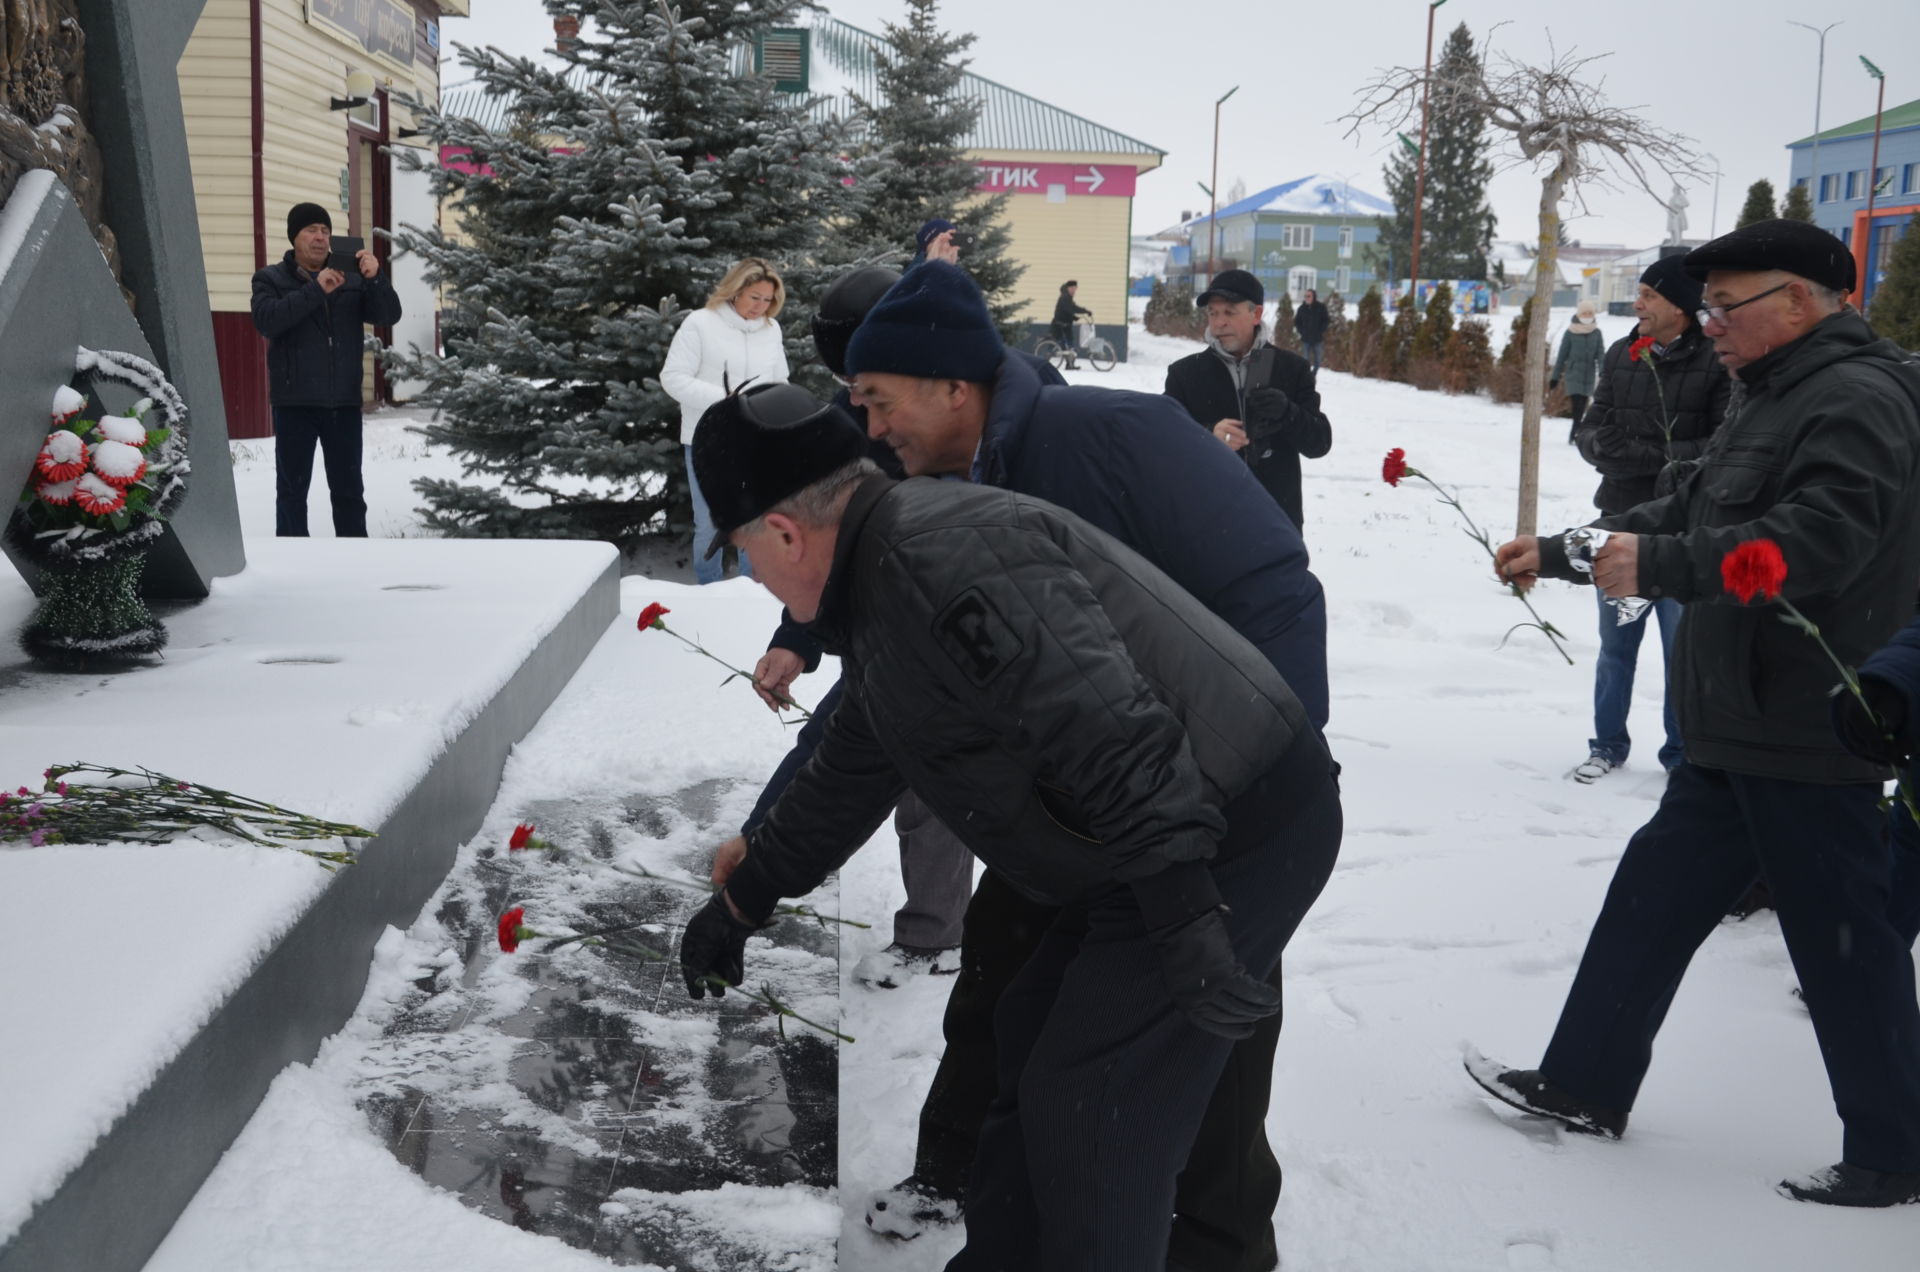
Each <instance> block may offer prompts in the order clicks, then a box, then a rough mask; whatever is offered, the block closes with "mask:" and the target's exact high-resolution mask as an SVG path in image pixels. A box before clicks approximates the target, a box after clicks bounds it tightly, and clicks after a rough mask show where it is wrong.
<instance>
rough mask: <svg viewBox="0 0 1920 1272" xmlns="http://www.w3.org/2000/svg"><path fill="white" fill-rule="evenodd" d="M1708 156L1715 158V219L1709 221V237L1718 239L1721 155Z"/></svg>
mask: <svg viewBox="0 0 1920 1272" xmlns="http://www.w3.org/2000/svg"><path fill="white" fill-rule="evenodd" d="M1707 158H1709V159H1711V160H1713V220H1711V221H1710V222H1708V223H1707V237H1708V238H1710V239H1717V238H1719V237H1720V177H1721V176H1722V173H1721V171H1720V158H1719V156H1718V155H1708V156H1707Z"/></svg>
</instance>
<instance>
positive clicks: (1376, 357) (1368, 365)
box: [1347, 287, 1387, 377]
mask: <svg viewBox="0 0 1920 1272" xmlns="http://www.w3.org/2000/svg"><path fill="white" fill-rule="evenodd" d="M1386 326H1387V317H1386V308H1385V306H1384V305H1382V304H1381V301H1380V289H1379V288H1378V287H1369V288H1367V294H1366V295H1364V296H1362V297H1361V298H1360V312H1359V314H1358V315H1356V316H1355V318H1354V320H1353V329H1352V331H1351V332H1349V333H1348V337H1347V360H1348V362H1349V364H1350V366H1349V369H1350V370H1351V371H1352V372H1353V374H1355V375H1357V376H1366V377H1378V376H1379V375H1380V374H1381V372H1380V335H1381V333H1382V332H1383V331H1385V330H1386Z"/></svg>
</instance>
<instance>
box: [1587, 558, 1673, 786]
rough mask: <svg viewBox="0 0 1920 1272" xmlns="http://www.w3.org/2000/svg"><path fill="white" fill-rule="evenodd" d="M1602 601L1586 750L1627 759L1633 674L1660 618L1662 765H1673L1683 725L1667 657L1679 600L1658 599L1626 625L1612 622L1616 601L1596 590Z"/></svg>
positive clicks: (1618, 761)
mask: <svg viewBox="0 0 1920 1272" xmlns="http://www.w3.org/2000/svg"><path fill="white" fill-rule="evenodd" d="M1594 597H1595V598H1596V599H1597V600H1598V601H1599V603H1600V661H1599V662H1598V663H1597V664H1596V665H1595V666H1594V671H1593V731H1594V733H1595V734H1597V735H1598V736H1597V737H1592V738H1589V739H1587V750H1588V751H1590V752H1591V753H1592V754H1594V755H1603V756H1605V757H1606V758H1607V759H1609V760H1611V761H1613V762H1614V763H1615V764H1616V765H1618V764H1625V763H1626V762H1627V752H1629V751H1631V750H1632V749H1633V739H1632V738H1630V737H1628V736H1627V710H1628V708H1629V707H1631V706H1632V705H1633V673H1634V669H1635V666H1636V665H1637V664H1638V663H1639V661H1640V638H1641V637H1643V636H1645V635H1646V634H1647V625H1648V624H1649V623H1652V622H1654V621H1655V620H1656V619H1657V620H1658V621H1659V623H1660V679H1661V685H1662V693H1661V698H1662V700H1663V702H1664V706H1663V707H1662V715H1663V716H1664V717H1665V719H1666V722H1667V743H1666V745H1665V746H1663V747H1661V748H1660V767H1661V768H1664V769H1671V768H1672V767H1673V766H1674V765H1676V764H1678V763H1679V762H1680V751H1681V747H1680V729H1679V726H1678V725H1677V724H1676V723H1675V722H1674V718H1673V700H1672V699H1671V698H1669V697H1667V695H1666V693H1665V684H1666V672H1667V656H1668V655H1669V654H1670V653H1671V652H1672V649H1673V633H1674V631H1675V629H1677V628H1678V627H1679V626H1680V602H1678V601H1673V600H1666V601H1655V602H1654V603H1653V613H1651V614H1646V615H1643V616H1642V617H1641V618H1640V620H1639V621H1638V622H1633V623H1628V624H1626V625H1625V626H1624V627H1623V626H1621V625H1620V624H1618V623H1616V622H1615V621H1614V617H1615V611H1614V608H1613V606H1611V605H1609V604H1607V598H1606V597H1604V596H1602V595H1600V589H1599V588H1595V589H1594Z"/></svg>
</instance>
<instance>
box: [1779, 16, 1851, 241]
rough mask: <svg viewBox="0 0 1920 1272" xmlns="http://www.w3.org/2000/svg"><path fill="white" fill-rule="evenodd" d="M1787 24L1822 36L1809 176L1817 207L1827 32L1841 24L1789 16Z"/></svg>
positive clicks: (1825, 79)
mask: <svg viewBox="0 0 1920 1272" xmlns="http://www.w3.org/2000/svg"><path fill="white" fill-rule="evenodd" d="M1787 25H1788V26H1797V27H1806V29H1807V30H1809V31H1811V32H1813V33H1814V34H1815V35H1817V36H1819V37H1820V65H1819V69H1818V70H1816V71H1815V72H1814V77H1813V174H1812V175H1811V176H1809V177H1808V178H1807V193H1808V194H1810V195H1812V196H1813V203H1814V205H1815V206H1816V207H1817V206H1818V205H1819V203H1820V99H1821V98H1822V97H1823V96H1825V90H1826V84H1827V32H1829V31H1831V30H1833V28H1835V27H1837V26H1839V25H1840V24H1839V23H1838V22H1829V23H1827V25H1825V26H1823V27H1816V26H1810V25H1808V24H1807V23H1805V22H1795V21H1794V20H1793V19H1791V18H1789V19H1787Z"/></svg>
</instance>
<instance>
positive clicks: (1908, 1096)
mask: <svg viewBox="0 0 1920 1272" xmlns="http://www.w3.org/2000/svg"><path fill="white" fill-rule="evenodd" d="M1879 795H1880V789H1879V787H1878V786H1875V785H1872V784H1851V785H1818V784H1814V783H1808V782H1789V781H1784V780H1781V779H1775V778H1760V777H1747V776H1743V775H1741V774H1737V773H1726V772H1722V771H1719V770H1716V769H1706V768H1700V767H1698V766H1696V765H1694V764H1691V763H1688V762H1686V761H1682V762H1681V764H1680V766H1679V767H1678V768H1676V769H1674V770H1673V772H1672V774H1671V775H1669V776H1668V778H1667V791H1666V794H1665V796H1664V797H1663V798H1662V799H1661V801H1660V807H1659V810H1658V811H1657V812H1655V813H1654V815H1653V819H1652V820H1651V821H1649V822H1648V823H1647V824H1646V825H1645V826H1642V827H1641V828H1640V829H1639V831H1637V832H1636V833H1635V834H1634V836H1633V838H1632V840H1631V841H1629V843H1628V844H1627V851H1626V854H1625V855H1624V856H1623V857H1622V858H1621V859H1620V865H1619V867H1618V869H1616V870H1615V871H1614V876H1613V883H1612V884H1611V885H1610V886H1609V887H1608V889H1607V899H1606V901H1605V903H1604V904H1603V905H1602V906H1601V909H1600V917H1599V919H1597V920H1596V921H1595V923H1594V927H1593V934H1592V935H1591V936H1589V937H1588V938H1587V949H1586V953H1585V954H1584V955H1582V957H1581V960H1580V971H1579V973H1578V974H1577V975H1576V976H1575V977H1574V981H1573V989H1572V990H1571V991H1570V992H1569V993H1568V995H1567V1002H1566V1006H1565V1007H1564V1008H1563V1009H1562V1010H1561V1013H1560V1023H1559V1026H1558V1027H1557V1028H1556V1029H1555V1030H1554V1034H1553V1041H1552V1042H1551V1043H1550V1044H1549V1045H1548V1047H1547V1053H1546V1057H1545V1058H1544V1059H1543V1060H1542V1062H1541V1066H1540V1067H1541V1069H1542V1070H1543V1071H1544V1072H1545V1074H1546V1075H1547V1077H1548V1078H1549V1079H1551V1080H1552V1081H1553V1082H1555V1083H1556V1084H1558V1085H1559V1086H1561V1087H1563V1088H1565V1089H1566V1090H1567V1091H1568V1092H1570V1093H1572V1094H1573V1095H1575V1096H1577V1097H1579V1098H1581V1099H1584V1100H1590V1101H1593V1102H1595V1103H1598V1104H1601V1105H1605V1106H1607V1107H1609V1108H1615V1109H1622V1110H1625V1109H1631V1108H1632V1107H1633V1102H1634V1097H1635V1096H1636V1095H1637V1094H1638V1093H1639V1090H1640V1080H1641V1078H1642V1077H1644V1076H1645V1074H1646V1071H1647V1064H1648V1062H1649V1061H1650V1060H1651V1058H1652V1054H1653V1039H1654V1036H1655V1035H1656V1034H1658V1033H1659V1032H1660V1024H1661V1021H1662V1020H1664V1019H1665V1017H1666V1014H1667V1008H1668V1006H1669V1005H1670V1004H1671V1003H1672V1002H1673V995H1674V991H1675V990H1677V989H1678V988H1679V986H1680V978H1681V976H1682V975H1683V974H1684V973H1685V972H1686V969H1687V963H1688V960H1690V959H1691V958H1692V957H1693V952H1694V951H1695V950H1696V949H1698V948H1700V944H1701V943H1702V942H1703V941H1705V940H1706V939H1707V937H1708V936H1709V935H1710V934H1711V933H1712V932H1713V930H1714V928H1715V927H1716V926H1717V925H1718V924H1719V922H1720V918H1721V916H1722V915H1724V914H1726V912H1727V910H1728V908H1729V907H1730V906H1732V905H1733V903H1734V902H1735V901H1737V900H1739V898H1740V896H1741V894H1742V893H1744V892H1745V891H1746V890H1747V888H1748V887H1749V886H1750V885H1751V884H1752V883H1753V881H1754V880H1755V879H1756V878H1760V879H1764V880H1765V881H1766V882H1767V883H1768V885H1769V886H1770V887H1771V888H1772V890H1773V904H1774V909H1775V910H1776V911H1777V912H1778V913H1779V916H1780V930H1781V934H1782V935H1783V936H1784V937H1785V938H1786V943H1787V953H1788V954H1789V955H1790V956H1791V957H1792V959H1793V967H1794V971H1795V972H1796V973H1797V974H1798V975H1799V978H1800V986H1801V991H1802V993H1803V994H1804V995H1805V997H1806V1004H1807V1010H1808V1012H1809V1013H1810V1014H1811V1015H1812V1016H1813V1029H1814V1033H1815V1035H1816V1036H1817V1037H1818V1039H1819V1042H1820V1055H1821V1058H1822V1059H1823V1060H1824V1061H1825V1063H1826V1067H1827V1078H1828V1081H1829V1082H1830V1083H1831V1084H1832V1087H1833V1102H1834V1106H1835V1108H1836V1109H1837V1111H1838V1112H1839V1114H1840V1121H1841V1124H1842V1126H1843V1128H1844V1131H1845V1137H1844V1143H1843V1147H1842V1154H1843V1158H1844V1160H1845V1161H1847V1162H1849V1163H1851V1164H1853V1165H1855V1166H1862V1167H1866V1168H1867V1169H1869V1170H1880V1171H1901V1172H1920V1006H1917V1005H1916V1003H1915V1000H1914V977H1913V959H1912V956H1911V954H1910V952H1909V947H1910V944H1911V940H1910V937H1909V936H1907V935H1905V934H1903V933H1902V932H1900V931H1899V930H1898V929H1897V928H1896V927H1895V924H1894V920H1893V918H1892V905H1893V902H1894V901H1895V895H1894V854H1893V845H1892V844H1891V843H1890V842H1889V836H1888V835H1887V834H1886V831H1885V825H1884V823H1883V821H1882V820H1881V814H1880V812H1879V810H1878V808H1877V807H1876V805H1877V802H1878V799H1879ZM1736 1059H1737V1058H1736V1057H1732V1056H1729V1057H1728V1062H1729V1063H1734V1062H1736Z"/></svg>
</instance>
